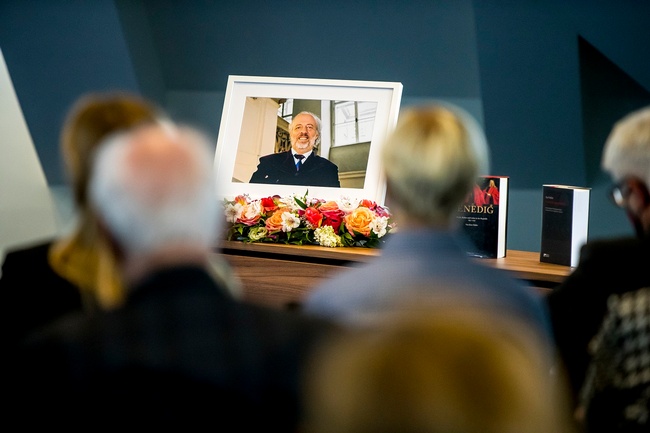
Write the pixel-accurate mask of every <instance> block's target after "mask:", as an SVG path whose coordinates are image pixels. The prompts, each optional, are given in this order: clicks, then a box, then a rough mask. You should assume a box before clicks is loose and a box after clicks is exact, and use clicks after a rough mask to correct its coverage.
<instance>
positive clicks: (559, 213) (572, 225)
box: [539, 185, 591, 267]
mask: <svg viewBox="0 0 650 433" xmlns="http://www.w3.org/2000/svg"><path fill="white" fill-rule="evenodd" d="M590 192H591V190H590V189H589V188H583V187H576V186H568V185H543V195H542V197H543V198H542V245H541V250H540V255H539V260H540V262H545V263H554V264H558V265H565V266H572V267H575V266H577V265H578V259H579V256H580V248H581V247H582V245H584V243H585V242H587V235H588V231H589V195H590Z"/></svg>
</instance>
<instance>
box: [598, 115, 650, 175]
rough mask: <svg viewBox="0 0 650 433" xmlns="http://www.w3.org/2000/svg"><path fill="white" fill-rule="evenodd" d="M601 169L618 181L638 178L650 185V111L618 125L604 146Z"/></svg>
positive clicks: (629, 116) (622, 121)
mask: <svg viewBox="0 0 650 433" xmlns="http://www.w3.org/2000/svg"><path fill="white" fill-rule="evenodd" d="M601 165H602V168H603V170H605V171H607V172H609V173H610V174H611V176H612V177H613V178H614V180H616V181H618V180H621V179H623V178H624V177H626V176H635V177H638V178H639V179H641V180H642V181H643V182H645V184H646V185H650V107H646V108H643V109H640V110H637V111H634V112H632V113H630V114H628V115H627V116H625V117H623V118H622V119H621V120H619V121H618V122H616V124H615V125H614V127H613V128H612V131H611V133H610V134H609V137H608V138H607V141H606V142H605V149H604V150H603V158H602V164H601Z"/></svg>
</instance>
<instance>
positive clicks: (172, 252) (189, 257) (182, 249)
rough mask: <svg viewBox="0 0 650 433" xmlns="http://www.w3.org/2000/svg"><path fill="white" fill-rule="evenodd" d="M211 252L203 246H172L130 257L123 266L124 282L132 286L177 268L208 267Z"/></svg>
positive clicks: (182, 244)
mask: <svg viewBox="0 0 650 433" xmlns="http://www.w3.org/2000/svg"><path fill="white" fill-rule="evenodd" d="M209 255H210V251H208V250H206V248H205V247H204V246H203V245H195V244H184V243H179V244H172V245H166V246H164V247H161V248H158V249H156V250H155V251H153V252H150V253H147V254H137V255H132V256H131V257H129V258H128V259H127V260H126V261H125V262H124V263H123V265H122V269H123V276H124V281H125V283H126V284H127V285H129V286H132V285H134V284H136V283H137V282H138V281H140V280H141V279H143V278H144V277H146V276H147V275H149V274H152V273H154V272H156V271H158V270H161V269H167V268H173V267H177V266H188V265H189V266H197V267H207V265H208V261H209Z"/></svg>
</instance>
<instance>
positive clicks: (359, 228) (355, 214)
mask: <svg viewBox="0 0 650 433" xmlns="http://www.w3.org/2000/svg"><path fill="white" fill-rule="evenodd" d="M374 217H375V214H374V213H373V212H372V211H371V210H370V209H368V208H367V207H358V208H356V209H355V210H353V211H352V212H350V213H349V214H347V215H346V216H345V217H344V218H343V221H344V222H345V228H346V229H347V230H348V232H349V233H350V234H351V235H352V236H354V235H355V232H357V233H361V234H362V235H364V236H370V223H371V222H372V220H373V219H374Z"/></svg>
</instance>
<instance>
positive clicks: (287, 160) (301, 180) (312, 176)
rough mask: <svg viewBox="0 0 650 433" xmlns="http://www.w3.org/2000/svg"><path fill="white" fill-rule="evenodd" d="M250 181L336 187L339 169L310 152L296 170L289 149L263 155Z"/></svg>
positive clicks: (337, 185)
mask: <svg viewBox="0 0 650 433" xmlns="http://www.w3.org/2000/svg"><path fill="white" fill-rule="evenodd" d="M250 183H268V184H279V185H305V186H325V187H333V188H338V187H340V186H341V183H340V182H339V169H338V167H337V166H336V164H334V163H333V162H331V161H329V160H327V159H325V158H323V157H320V156H318V155H316V154H315V153H312V154H311V155H310V156H309V158H307V159H306V160H304V161H303V163H302V167H300V170H299V171H298V170H296V165H295V163H294V159H293V155H292V154H291V151H287V152H281V153H275V154H272V155H267V156H263V157H261V158H260V162H259V164H258V165H257V170H256V171H255V173H253V176H251V180H250Z"/></svg>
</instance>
